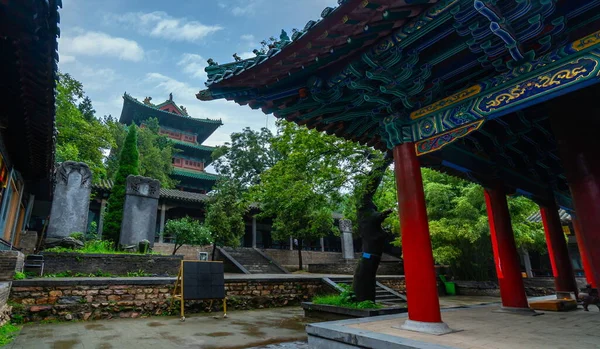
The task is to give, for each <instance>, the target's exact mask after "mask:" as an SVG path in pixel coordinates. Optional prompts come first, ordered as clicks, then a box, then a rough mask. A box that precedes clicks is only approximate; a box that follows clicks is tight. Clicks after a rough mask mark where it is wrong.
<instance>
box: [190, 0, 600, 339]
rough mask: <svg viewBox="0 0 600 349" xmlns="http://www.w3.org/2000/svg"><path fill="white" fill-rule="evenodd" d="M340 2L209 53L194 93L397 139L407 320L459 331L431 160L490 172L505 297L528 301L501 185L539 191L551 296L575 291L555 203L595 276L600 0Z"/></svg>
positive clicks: (459, 170)
mask: <svg viewBox="0 0 600 349" xmlns="http://www.w3.org/2000/svg"><path fill="white" fill-rule="evenodd" d="M338 4H339V6H337V7H336V8H332V7H327V8H325V9H324V10H323V11H322V13H321V18H319V19H318V20H311V21H308V22H307V24H306V26H305V27H304V28H303V29H301V30H294V31H293V33H292V34H291V35H290V36H288V35H287V33H285V32H284V31H282V32H281V35H280V37H279V40H276V41H275V42H272V43H270V44H269V45H268V48H265V49H263V50H255V51H254V52H255V54H256V57H252V58H248V59H245V60H239V59H236V61H235V62H231V63H226V64H222V65H219V64H217V63H215V62H214V60H212V59H210V60H209V66H208V67H207V68H206V72H207V74H208V80H207V82H206V87H207V88H206V89H204V90H201V91H200V92H199V93H198V94H197V95H196V96H197V98H198V99H200V100H202V101H211V100H215V99H226V100H230V101H234V102H235V103H238V104H240V105H247V106H249V107H251V108H253V109H260V110H262V111H263V112H265V113H267V114H274V115H275V116H276V117H278V118H283V119H286V120H288V121H292V122H295V123H297V124H300V125H306V126H307V127H309V128H314V129H317V130H319V131H323V132H327V133H328V134H335V135H337V136H339V137H342V138H345V139H348V140H352V141H355V142H359V143H362V144H367V145H369V146H372V147H374V148H376V149H380V150H381V151H383V152H389V153H391V154H393V156H394V168H395V176H396V182H397V191H398V198H399V202H398V208H399V215H400V224H401V231H402V247H403V255H404V270H405V277H406V289H407V294H408V320H407V321H406V322H404V324H403V325H402V328H403V329H407V330H414V331H424V332H429V333H436V334H442V333H448V332H449V331H450V329H449V328H448V326H447V325H446V324H445V323H444V322H442V313H441V312H440V307H439V299H438V292H437V282H436V273H435V270H434V259H433V254H432V250H431V239H430V235H429V227H428V219H427V210H426V203H425V197H424V193H423V183H422V177H421V172H420V167H422V166H424V167H429V168H433V169H435V170H438V171H441V172H445V173H449V174H452V175H454V176H458V177H461V178H463V179H466V180H469V181H472V182H475V183H478V184H480V185H481V186H482V187H483V188H484V193H485V202H486V204H487V212H488V218H489V219H488V220H489V228H490V235H491V242H492V247H493V248H492V252H493V256H494V262H495V265H496V273H497V277H498V283H499V285H500V293H501V298H502V306H503V308H504V310H506V309H510V310H511V311H520V312H522V313H529V312H530V311H531V310H530V309H529V304H528V300H527V297H526V294H525V288H524V286H523V285H524V284H523V280H522V275H521V270H520V263H519V255H518V251H517V249H516V243H515V239H514V232H513V229H512V225H511V220H510V214H509V210H508V205H507V199H506V197H507V195H522V196H526V197H528V198H530V199H531V200H533V201H535V202H536V203H537V204H539V206H540V211H541V219H542V222H543V225H544V230H545V234H546V242H547V245H548V251H549V257H550V262H551V265H552V274H553V276H554V279H555V289H556V291H557V296H559V297H560V298H559V299H557V300H555V301H564V298H565V297H569V296H568V295H569V294H577V293H578V292H579V290H578V288H577V285H576V282H575V278H574V273H573V265H572V262H571V259H570V258H569V253H568V247H567V243H566V239H565V234H564V232H563V228H562V226H561V218H560V216H559V208H562V209H564V210H565V211H567V212H568V213H569V214H570V215H571V216H572V218H573V231H574V235H575V239H576V240H577V245H578V249H579V251H580V252H581V259H582V265H583V269H584V274H585V277H586V278H587V281H588V282H589V283H590V284H592V286H594V287H596V286H597V285H600V162H598V161H597V160H598V158H600V153H599V152H600V137H598V133H597V132H598V131H597V130H598V129H599V128H600V118H599V117H598V115H599V114H600V107H599V104H598V101H597V98H598V95H600V17H599V16H598V14H599V13H600V12H599V10H600V1H589V0H571V1H519V0H506V1H480V0H476V1H473V0H428V1H387V0H385V1H365V0H344V1H338ZM207 103H210V102H207ZM364 252H365V254H366V255H368V256H371V254H369V253H368V252H369V251H364ZM367 258H370V257H367ZM340 337H341V336H340ZM319 340H322V343H325V342H326V341H325V340H324V339H323V338H321V339H319ZM310 342H311V337H310V336H309V343H310ZM332 345H333V344H332ZM336 345H337V344H336ZM316 347H321V346H316ZM322 347H327V346H322Z"/></svg>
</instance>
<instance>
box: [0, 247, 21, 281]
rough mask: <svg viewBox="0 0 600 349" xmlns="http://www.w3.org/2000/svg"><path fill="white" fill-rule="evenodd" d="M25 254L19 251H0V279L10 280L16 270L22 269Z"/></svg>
mask: <svg viewBox="0 0 600 349" xmlns="http://www.w3.org/2000/svg"><path fill="white" fill-rule="evenodd" d="M24 262H25V255H24V254H22V253H21V252H19V251H0V281H10V280H12V279H13V277H14V275H15V272H16V271H23V263H24Z"/></svg>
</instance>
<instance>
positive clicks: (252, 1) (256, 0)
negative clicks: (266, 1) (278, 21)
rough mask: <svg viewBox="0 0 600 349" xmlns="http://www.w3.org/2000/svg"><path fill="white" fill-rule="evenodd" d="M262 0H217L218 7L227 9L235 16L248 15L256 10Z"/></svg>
mask: <svg viewBox="0 0 600 349" xmlns="http://www.w3.org/2000/svg"><path fill="white" fill-rule="evenodd" d="M262 2H263V0H228V1H221V2H219V7H220V8H222V9H228V10H229V11H230V12H231V14H232V15H234V16H236V17H241V16H250V15H254V14H256V12H257V7H258V6H259V5H260V4H261V3H262Z"/></svg>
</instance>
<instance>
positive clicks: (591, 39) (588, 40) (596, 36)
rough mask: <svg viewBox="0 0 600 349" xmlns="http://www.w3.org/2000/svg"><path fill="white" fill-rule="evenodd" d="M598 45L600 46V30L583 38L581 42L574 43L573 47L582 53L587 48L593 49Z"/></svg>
mask: <svg viewBox="0 0 600 349" xmlns="http://www.w3.org/2000/svg"><path fill="white" fill-rule="evenodd" d="M596 44H600V30H599V31H597V32H595V33H593V34H590V35H588V36H586V37H585V38H582V39H579V40H577V41H575V42H573V44H572V46H573V50H575V51H582V50H585V49H586V48H588V47H592V46H594V45H596Z"/></svg>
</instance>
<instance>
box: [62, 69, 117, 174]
mask: <svg viewBox="0 0 600 349" xmlns="http://www.w3.org/2000/svg"><path fill="white" fill-rule="evenodd" d="M56 90H57V95H56V127H57V129H58V136H57V139H56V161H58V162H63V161H67V160H72V161H81V162H85V163H87V164H88V166H90V169H91V170H92V173H93V175H94V178H95V179H100V178H106V169H105V167H104V163H103V159H104V154H103V152H104V151H106V150H107V149H109V148H110V147H112V146H113V145H114V144H115V140H114V138H113V136H112V134H111V132H110V131H109V128H108V126H107V124H106V123H104V122H103V121H101V120H98V119H97V118H96V117H95V110H94V108H93V107H92V102H91V100H90V98H89V97H87V96H86V95H85V93H84V91H83V85H82V84H81V83H80V82H79V81H77V80H75V79H74V78H72V77H71V76H70V75H69V74H64V73H59V81H58V85H57V88H56Z"/></svg>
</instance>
